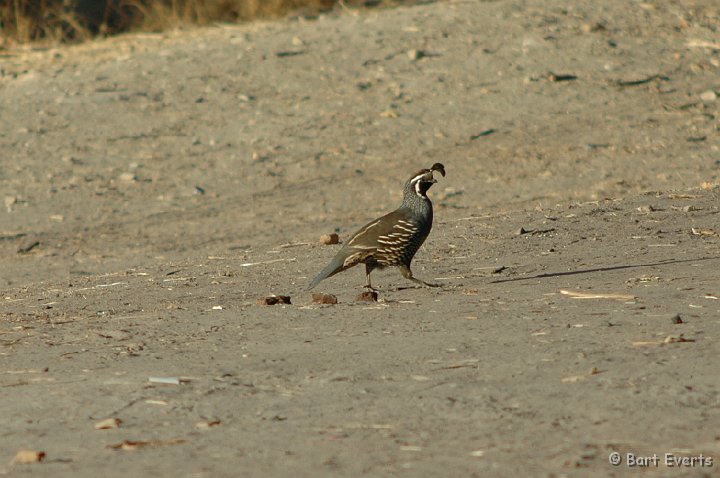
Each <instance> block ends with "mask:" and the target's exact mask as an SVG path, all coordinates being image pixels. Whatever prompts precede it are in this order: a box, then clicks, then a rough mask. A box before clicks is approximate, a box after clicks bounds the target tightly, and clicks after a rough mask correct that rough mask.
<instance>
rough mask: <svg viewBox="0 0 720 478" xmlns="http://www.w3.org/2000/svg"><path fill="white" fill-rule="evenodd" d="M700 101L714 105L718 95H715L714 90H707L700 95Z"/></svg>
mask: <svg viewBox="0 0 720 478" xmlns="http://www.w3.org/2000/svg"><path fill="white" fill-rule="evenodd" d="M700 99H701V100H702V101H703V102H704V103H712V102H713V101H715V100H717V93H715V92H714V91H713V90H707V91H703V92H702V93H700Z"/></svg>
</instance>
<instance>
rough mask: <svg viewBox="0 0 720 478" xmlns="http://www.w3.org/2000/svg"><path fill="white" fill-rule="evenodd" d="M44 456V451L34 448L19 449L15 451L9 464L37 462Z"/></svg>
mask: <svg viewBox="0 0 720 478" xmlns="http://www.w3.org/2000/svg"><path fill="white" fill-rule="evenodd" d="M44 458H45V452H44V451H36V450H19V451H18V452H17V453H15V458H13V459H12V461H11V462H10V464H11V465H27V464H28V463H38V462H41V461H43V459H44Z"/></svg>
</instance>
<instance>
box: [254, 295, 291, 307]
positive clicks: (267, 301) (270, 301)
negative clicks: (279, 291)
mask: <svg viewBox="0 0 720 478" xmlns="http://www.w3.org/2000/svg"><path fill="white" fill-rule="evenodd" d="M257 303H258V305H276V304H290V303H291V302H290V296H287V295H270V296H267V297H261V298H260V299H258V300H257Z"/></svg>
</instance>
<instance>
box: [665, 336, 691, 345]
mask: <svg viewBox="0 0 720 478" xmlns="http://www.w3.org/2000/svg"><path fill="white" fill-rule="evenodd" d="M683 342H695V339H686V338H685V337H683V334H680V335H668V336H667V337H665V340H663V343H665V344H677V343H683Z"/></svg>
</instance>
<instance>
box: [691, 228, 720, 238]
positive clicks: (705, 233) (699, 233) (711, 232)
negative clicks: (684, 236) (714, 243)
mask: <svg viewBox="0 0 720 478" xmlns="http://www.w3.org/2000/svg"><path fill="white" fill-rule="evenodd" d="M691 230H692V233H693V234H695V235H696V236H717V235H718V233H717V232H715V231H714V230H713V229H700V228H697V227H693V228H692V229H691Z"/></svg>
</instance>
